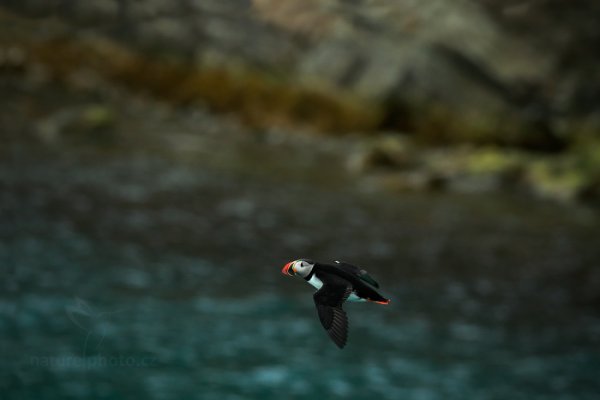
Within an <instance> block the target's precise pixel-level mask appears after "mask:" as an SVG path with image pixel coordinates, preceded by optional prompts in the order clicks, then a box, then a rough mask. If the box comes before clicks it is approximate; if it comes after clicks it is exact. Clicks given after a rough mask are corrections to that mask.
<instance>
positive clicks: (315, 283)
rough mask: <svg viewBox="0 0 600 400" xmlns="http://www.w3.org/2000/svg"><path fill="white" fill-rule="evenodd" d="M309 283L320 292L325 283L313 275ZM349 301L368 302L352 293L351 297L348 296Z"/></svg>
mask: <svg viewBox="0 0 600 400" xmlns="http://www.w3.org/2000/svg"><path fill="white" fill-rule="evenodd" d="M308 283H309V284H310V285H311V286H312V287H314V288H315V289H317V290H319V289H321V287H323V282H321V280H320V279H319V278H317V275H316V274H313V276H312V277H311V278H310V279H309V280H308ZM347 301H355V302H358V301H366V300H365V299H361V298H360V297H358V296H357V295H355V294H354V293H351V294H350V296H348V300H347Z"/></svg>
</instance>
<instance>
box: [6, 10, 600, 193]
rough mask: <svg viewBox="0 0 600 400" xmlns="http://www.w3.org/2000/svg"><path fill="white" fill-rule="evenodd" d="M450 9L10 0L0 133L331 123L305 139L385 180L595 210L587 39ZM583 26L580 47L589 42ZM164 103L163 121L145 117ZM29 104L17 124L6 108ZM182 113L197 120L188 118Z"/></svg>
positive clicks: (227, 130)
mask: <svg viewBox="0 0 600 400" xmlns="http://www.w3.org/2000/svg"><path fill="white" fill-rule="evenodd" d="M137 3H140V4H137ZM451 3H452V4H451V5H443V4H442V2H433V3H432V4H431V5H429V6H427V7H417V6H416V3H415V4H412V2H408V1H407V2H400V3H399V4H398V5H396V8H393V6H389V5H387V6H386V5H384V4H383V3H382V4H379V2H367V1H361V2H357V5H356V6H355V7H350V6H349V5H348V4H346V3H344V2H338V1H310V2H307V3H306V4H304V5H303V6H300V5H299V4H296V2H287V3H286V4H287V5H285V6H284V5H281V6H277V5H275V4H272V2H270V1H266V0H262V1H254V2H248V1H241V0H240V1H236V2H227V3H226V4H224V3H222V2H218V1H208V2H206V1H204V2H194V1H183V2H177V3H175V2H168V1H167V2H162V1H156V0H147V1H143V2H136V5H135V6H133V5H131V4H129V3H128V2H120V1H113V0H105V1H95V2H80V3H79V2H78V3H71V2H63V1H54V2H41V1H34V0H32V1H27V2H16V1H8V2H6V3H5V5H4V6H2V8H0V21H1V22H2V24H1V26H2V28H0V29H1V31H2V35H1V41H0V74H1V78H2V81H3V83H2V86H3V88H4V89H5V90H4V92H5V93H7V96H6V99H5V101H4V102H5V103H6V104H5V108H4V111H3V113H5V114H6V115H5V117H4V118H3V120H4V121H3V126H4V127H5V130H4V133H3V136H5V137H7V138H9V139H10V140H11V141H28V140H29V141H32V142H37V143H42V144H43V145H48V144H49V143H53V144H52V145H53V146H61V145H63V144H69V143H71V142H73V141H75V142H77V143H83V142H85V143H87V144H90V145H92V146H100V147H102V146H105V147H106V148H111V143H113V144H114V143H122V142H123V141H127V140H131V134H130V133H128V132H130V131H131V130H132V129H133V130H138V131H140V132H138V133H137V134H136V135H133V136H134V137H135V138H136V140H137V141H138V142H137V143H138V144H140V145H141V146H142V147H148V148H150V147H152V146H156V142H157V140H155V139H154V138H156V137H160V136H161V135H165V133H164V132H169V131H172V130H173V129H176V130H179V131H183V132H185V133H186V135H187V136H189V137H193V136H194V134H196V133H197V131H198V126H199V125H198V120H194V118H198V115H201V116H202V117H201V119H202V121H205V120H207V121H210V122H208V123H202V124H201V126H202V129H204V130H206V129H208V130H213V131H215V132H218V133H217V134H216V135H217V136H218V135H220V138H221V139H222V144H223V146H224V147H227V146H229V145H230V143H231V141H235V140H238V139H231V138H230V136H231V137H238V138H239V137H252V138H253V139H248V138H246V139H243V140H247V141H248V140H249V141H253V140H254V141H257V142H264V137H265V132H279V133H281V135H280V136H278V137H284V138H288V139H281V140H288V141H291V142H293V141H294V140H296V139H289V138H290V137H292V136H298V135H297V134H298V133H299V132H302V133H307V132H309V133H314V132H321V133H325V134H326V135H323V134H320V135H314V134H309V135H304V137H305V139H299V140H305V141H306V142H307V143H308V144H306V145H305V147H306V148H307V149H309V148H310V149H315V148H317V147H323V148H325V149H329V150H319V151H329V152H330V153H331V154H335V155H336V156H335V159H336V160H338V162H339V165H341V166H346V168H347V169H348V170H349V171H350V172H351V173H358V174H360V175H362V176H363V179H365V180H367V181H369V182H372V183H373V184H375V185H377V186H378V187H382V188H385V189H387V190H392V191H399V192H403V191H422V190H450V191H459V192H478V193H479V192H491V193H493V192H498V191H512V192H518V193H528V194H533V195H535V196H538V197H541V198H549V199H553V200H558V201H562V202H573V201H583V202H588V203H592V204H598V203H599V202H600V139H599V135H598V132H600V129H599V126H600V123H599V121H600V117H599V116H598V110H597V109H596V107H594V104H598V103H597V101H596V99H595V98H594V96H595V94H594V93H595V92H594V91H593V90H592V88H593V87H596V85H597V81H598V82H600V78H599V77H597V76H595V75H593V74H591V75H590V74H588V75H587V76H586V81H582V80H581V79H582V77H581V76H580V74H581V73H582V72H581V71H583V70H584V69H585V68H583V67H584V66H585V65H587V64H588V63H589V62H591V61H593V60H592V58H593V57H594V56H593V54H589V59H586V58H585V52H584V51H583V50H582V46H584V45H585V43H589V41H590V40H591V39H589V38H587V39H586V38H585V37H584V39H586V40H587V42H585V43H580V46H579V47H578V50H577V49H571V50H572V51H575V50H577V51H578V53H577V54H578V57H579V58H573V59H572V63H571V65H570V66H569V65H566V66H565V64H564V58H565V57H566V56H567V54H566V53H564V52H566V50H567V48H568V46H567V45H565V44H564V43H562V42H561V43H559V42H558V41H557V40H554V39H553V41H551V45H552V47H551V49H552V51H551V52H549V53H548V54H545V53H544V54H540V52H539V51H538V50H539V49H536V46H535V44H536V43H538V41H539V39H540V38H539V37H532V36H531V34H530V32H525V33H523V32H521V31H520V30H519V26H520V25H519V24H518V23H517V22H518V18H517V22H515V19H514V18H513V19H510V18H508V22H507V21H506V20H502V18H500V17H502V16H504V18H505V19H506V18H507V17H506V15H505V14H502V13H501V14H498V13H494V11H496V10H494V9H492V8H488V9H486V8H485V6H481V7H479V6H475V5H473V4H471V3H470V2H451ZM454 3H456V4H454ZM74 4H76V5H74ZM294 7H295V8H294ZM452 7H454V8H452ZM490 7H491V6H490ZM532 7H533V6H532ZM294 10H296V11H298V10H301V11H302V12H299V11H298V12H294ZM592 11H593V10H592ZM512 12H515V13H517V14H518V12H519V10H516V11H515V10H513V11H512ZM592 14H593V13H592ZM436 15H437V16H439V17H440V18H441V19H439V20H438V22H439V28H437V30H430V29H429V27H431V24H432V23H433V22H432V21H433V16H436ZM519 15H520V14H519ZM291 16H294V18H292V17H291ZM409 16H412V18H413V19H412V20H411V19H410V18H409ZM288 18H291V19H289V20H288ZM453 18H454V20H453ZM515 18H516V17H515ZM519 18H522V17H520V16H519ZM539 19H540V21H538V22H539V23H540V24H542V25H543V24H544V23H547V21H545V20H544V19H543V18H542V17H539ZM453 21H454V22H453ZM457 21H459V22H460V24H459V25H460V27H461V28H460V29H457V28H456V23H458V22H457ZM399 22H401V23H399ZM453 23H454V24H455V25H453ZM566 23H567V22H565V24H566ZM478 24H479V25H478ZM480 26H486V27H487V29H486V30H482V31H481V32H480V34H479V35H478V37H476V38H473V40H469V41H465V40H464V39H465V38H466V37H470V36H469V35H472V33H473V32H472V31H473V30H474V29H475V30H476V29H477V27H480ZM453 27H454V29H453ZM560 28H561V29H563V30H564V29H566V28H568V26H567V27H565V26H563V25H561V26H560ZM573 29H574V30H573V31H572V32H571V31H569V32H571V33H572V37H569V40H571V41H573V40H575V39H574V38H581V35H583V33H582V34H579V33H578V31H577V30H576V29H575V28H573ZM448 32H454V36H449V37H447V38H445V36H444V35H445V34H447V33H448ZM578 35H579V36H578ZM522 39H526V40H522ZM592 39H593V37H592ZM548 40H550V39H548ZM565 40H566V39H565ZM519 41H520V44H519V45H518V46H517V45H515V43H516V42H519ZM465 43H466V44H465ZM548 46H550V44H549V45H548ZM561 46H562V47H561ZM571 50H570V51H571ZM534 59H535V60H536V61H535V62H533V61H532V60H534ZM559 66H560V68H559ZM565 71H566V72H565ZM559 72H560V73H561V75H557V74H558V73H559ZM563 72H564V73H563ZM597 78H598V79H597ZM550 83H552V84H553V85H555V87H553V88H552V90H550V89H551V88H550V86H549V85H550ZM586 90H587V91H588V92H589V94H588V95H585V93H584V92H586ZM11 92H12V93H13V94H15V96H16V97H17V98H18V99H19V100H17V103H16V104H9V103H11V102H10V101H9V99H10V98H11ZM557 96H558V97H557ZM586 96H587V97H586ZM34 98H35V99H34ZM82 98H83V99H84V102H83V104H82V103H81V102H80V100H81V99H82ZM115 98H119V99H120V102H121V103H123V104H119V102H118V101H115ZM44 99H45V100H44ZM50 99H52V100H50ZM56 99H59V100H56ZM13 100H14V98H13ZM19 102H20V103H19ZM36 102H37V103H39V104H36ZM130 103H131V104H134V106H129V104H130ZM40 104H41V105H40ZM156 104H160V106H159V108H160V109H161V110H162V111H161V112H162V115H163V117H164V123H161V124H155V125H153V126H149V125H151V124H149V123H145V121H144V120H145V119H146V118H147V115H148V114H149V113H150V114H152V113H155V112H156V110H155V108H156ZM128 107H129V108H130V109H128ZM11 110H14V111H11ZM17 113H21V117H20V119H22V121H21V123H22V126H17V125H18V122H16V120H19V118H16V119H14V118H9V116H14V115H17ZM132 120H139V121H140V124H135V123H131V121H132ZM182 121H183V122H182ZM185 121H195V122H188V123H187V124H188V125H187V126H185V128H181V125H186V122H185ZM138 125H142V126H144V128H143V129H140V127H139V126H138ZM161 130H162V133H161V132H160V131H161ZM148 131H154V133H155V135H154V138H153V136H152V135H150V134H148ZM22 132H28V133H30V134H28V135H22V134H21V133H22ZM67 132H68V133H67ZM232 132H237V136H236V135H234V134H232ZM327 134H335V135H334V136H328V135H327ZM340 134H341V136H340ZM201 136H202V135H201ZM267 136H269V135H268V134H267ZM277 140H280V139H277ZM328 141H329V142H330V143H333V144H330V145H328V144H327V143H326V142H328ZM158 142H161V140H158ZM61 143H62V144H61ZM152 143H154V145H153V144H152ZM113 147H114V146H113ZM158 147H160V145H159V146H158ZM179 147H185V146H179ZM232 157H233V156H232Z"/></svg>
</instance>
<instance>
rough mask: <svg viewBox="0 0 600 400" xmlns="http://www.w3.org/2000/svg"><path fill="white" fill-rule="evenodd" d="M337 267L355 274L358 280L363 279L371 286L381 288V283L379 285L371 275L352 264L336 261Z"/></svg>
mask: <svg viewBox="0 0 600 400" xmlns="http://www.w3.org/2000/svg"><path fill="white" fill-rule="evenodd" d="M335 265H336V266H338V267H339V268H341V269H343V270H344V271H346V272H349V273H351V274H353V275H354V276H356V277H357V278H360V279H362V280H363V281H365V282H367V283H368V284H369V285H372V286H374V287H376V288H379V283H377V281H376V280H375V279H373V278H372V277H371V275H369V273H368V272H367V271H365V270H364V269H362V268H360V267H357V266H355V265H352V264H348V263H345V262H343V261H336V262H335Z"/></svg>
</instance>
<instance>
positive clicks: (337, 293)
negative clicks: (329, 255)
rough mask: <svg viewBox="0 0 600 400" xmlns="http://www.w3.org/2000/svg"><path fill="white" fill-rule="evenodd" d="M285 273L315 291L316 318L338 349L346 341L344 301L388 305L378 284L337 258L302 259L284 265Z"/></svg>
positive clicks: (346, 329)
mask: <svg viewBox="0 0 600 400" xmlns="http://www.w3.org/2000/svg"><path fill="white" fill-rule="evenodd" d="M281 272H282V273H283V274H284V275H290V276H299V277H301V278H304V280H305V281H307V282H308V283H309V284H310V285H311V286H313V287H314V288H315V289H317V291H316V292H315V294H314V296H313V299H314V301H315V305H316V307H317V313H318V314H319V320H320V321H321V324H322V325H323V328H325V330H326V331H327V333H328V334H329V337H330V338H331V340H333V342H334V343H335V344H336V345H337V346H338V347H339V348H340V349H342V348H344V346H345V345H346V341H347V340H348V316H347V315H346V312H345V311H344V310H343V309H342V304H344V302H345V301H346V300H347V301H354V302H359V301H372V302H375V303H379V304H388V303H389V302H390V300H389V299H386V298H385V297H383V296H382V295H381V294H379V292H377V290H376V288H379V284H378V283H377V282H376V281H375V280H374V279H373V278H372V277H371V276H370V275H369V274H368V273H367V271H365V270H364V269H362V268H359V267H356V266H354V265H351V264H347V263H344V262H340V261H335V263H334V264H323V263H319V262H315V261H312V260H307V259H301V260H295V261H291V262H289V263H287V264H285V265H284V267H283V269H282V270H281Z"/></svg>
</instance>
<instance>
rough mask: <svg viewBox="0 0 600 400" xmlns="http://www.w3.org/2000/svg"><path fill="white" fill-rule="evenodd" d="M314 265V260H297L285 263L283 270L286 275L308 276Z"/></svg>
mask: <svg viewBox="0 0 600 400" xmlns="http://www.w3.org/2000/svg"><path fill="white" fill-rule="evenodd" d="M314 266H315V263H314V261H311V260H296V261H292V262H289V263H287V264H285V265H284V267H283V269H282V270H281V272H282V273H284V274H285V275H291V276H294V275H298V276H300V277H302V278H306V277H307V276H308V274H310V272H311V271H312V269H313V267H314Z"/></svg>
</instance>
